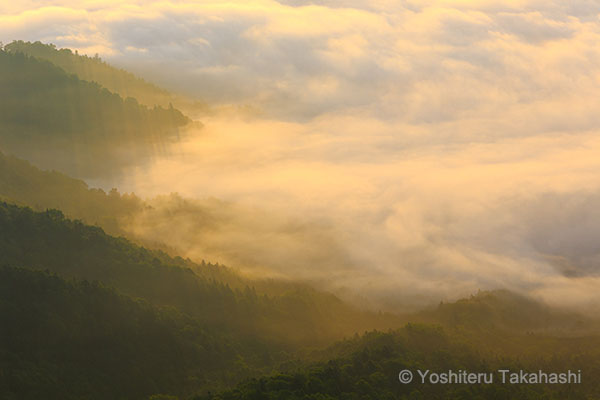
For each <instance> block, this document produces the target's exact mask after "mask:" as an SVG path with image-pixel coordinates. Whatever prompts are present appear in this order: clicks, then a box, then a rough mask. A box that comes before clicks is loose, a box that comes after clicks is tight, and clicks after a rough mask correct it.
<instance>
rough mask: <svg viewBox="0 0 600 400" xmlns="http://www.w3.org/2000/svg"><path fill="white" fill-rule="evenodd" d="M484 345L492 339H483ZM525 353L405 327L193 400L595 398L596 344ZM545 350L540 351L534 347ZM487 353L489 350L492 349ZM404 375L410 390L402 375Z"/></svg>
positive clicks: (562, 343) (535, 341) (549, 343)
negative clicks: (556, 377) (552, 377)
mask: <svg viewBox="0 0 600 400" xmlns="http://www.w3.org/2000/svg"><path fill="white" fill-rule="evenodd" d="M487 339H488V340H489V339H491V338H490V337H487ZM522 339H525V340H526V341H523V342H522V347H521V348H522V349H527V348H528V346H537V348H538V351H537V352H536V353H535V354H533V355H512V354H511V355H505V354H503V352H502V349H497V351H496V352H495V353H490V352H488V351H486V350H483V351H482V349H481V348H479V347H478V346H477V345H473V344H472V343H469V342H463V341H462V340H461V339H460V337H458V338H457V337H456V336H454V335H453V334H450V333H447V332H445V331H444V330H443V329H441V328H440V327H436V326H431V325H420V324H408V325H407V326H405V327H404V328H403V329H400V330H397V331H394V332H387V333H382V332H370V333H367V334H365V335H364V336H362V337H357V338H354V339H350V340H346V341H344V342H341V343H338V344H337V345H336V346H335V347H337V348H336V349H332V350H331V351H332V352H333V353H334V354H335V353H337V355H334V356H333V357H332V358H331V359H329V360H326V361H323V362H320V363H316V364H314V365H312V366H311V367H308V368H300V369H298V370H296V371H294V372H286V373H280V374H276V375H273V376H268V377H263V378H260V379H251V380H248V381H246V382H244V383H242V384H240V385H238V386H237V387H236V388H235V389H232V390H227V391H224V392H221V393H217V394H206V395H201V396H197V397H196V398H195V400H246V399H261V400H278V399H290V400H300V399H318V400H347V399H351V400H354V399H357V400H358V399H360V400H392V399H395V400H414V399H433V400H448V399H457V400H458V399H477V400H480V399H481V400H482V399H497V400H515V399H522V400H537V399H547V400H564V399H577V400H583V399H595V398H598V396H599V395H600V387H599V386H598V385H597V381H596V377H597V376H598V374H600V365H599V364H598V361H597V360H598V357H599V356H600V353H599V352H598V348H599V345H600V337H597V336H596V337H584V338H578V339H559V338H554V339H552V338H545V337H541V338H540V337H538V336H536V335H531V336H527V337H523V338H522ZM540 339H541V341H542V342H543V343H544V345H543V346H539V342H540ZM490 345H492V346H493V344H492V343H490ZM500 369H504V370H509V371H510V372H517V373H519V371H520V370H523V371H526V372H528V373H530V372H533V373H537V372H538V371H540V370H541V371H545V372H546V373H563V372H566V371H569V370H570V371H572V372H574V373H578V371H580V372H581V382H580V383H574V382H573V381H572V382H571V383H566V384H530V383H524V384H511V383H508V382H506V383H503V382H502V375H501V373H500V372H499V370H500ZM403 370H409V371H411V373H412V374H413V378H412V381H411V382H410V383H401V382H400V381H399V373H400V372H401V371H403ZM418 371H421V372H423V373H425V372H426V371H429V374H433V373H435V374H444V373H446V374H447V373H448V371H453V372H455V373H461V371H466V372H467V373H470V372H473V373H484V374H486V375H489V374H491V375H493V377H492V381H491V383H485V382H484V383H475V384H461V383H452V384H443V383H440V382H439V381H438V382H435V381H434V382H430V381H429V380H427V379H426V380H425V382H423V381H422V380H421V375H420V374H419V372H418Z"/></svg>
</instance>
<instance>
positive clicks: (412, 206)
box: [0, 0, 600, 307]
mask: <svg viewBox="0 0 600 400" xmlns="http://www.w3.org/2000/svg"><path fill="white" fill-rule="evenodd" d="M317 3H318V4H317ZM567 3H568V4H567ZM0 12H1V14H0V40H2V41H3V42H4V43H7V42H9V41H10V40H13V39H24V40H43V41H46V42H53V43H55V44H57V45H58V46H65V47H71V48H75V49H79V50H80V51H86V52H93V53H95V52H98V53H100V55H101V56H103V57H104V58H107V59H108V60H109V61H111V62H112V63H114V64H116V65H118V66H121V67H127V68H128V69H131V70H133V71H136V72H137V73H138V74H139V75H141V76H143V77H144V78H146V79H149V80H153V81H156V82H158V83H160V84H161V85H163V86H165V87H167V88H169V89H172V90H174V91H180V92H184V93H186V94H188V95H190V96H194V97H198V98H201V99H203V100H205V101H207V102H208V103H210V104H211V105H213V106H214V107H215V109H219V107H221V108H223V109H228V110H231V109H235V107H237V106H239V107H244V106H248V107H249V108H251V109H252V110H258V112H256V113H254V115H253V116H248V115H247V114H246V115H244V116H239V115H236V113H235V112H229V113H228V112H222V113H217V114H216V115H213V116H211V117H206V116H198V118H201V119H202V120H203V122H204V123H205V128H204V129H202V130H201V131H199V132H197V134H195V135H192V136H190V137H188V138H187V139H185V140H184V141H183V142H182V143H180V144H179V145H178V147H177V148H176V149H174V150H173V153H172V154H171V156H169V157H165V158H162V159H159V160H157V161H156V163H155V164H154V165H153V166H151V167H149V168H144V169H141V168H140V169H137V170H132V171H129V174H128V175H127V177H126V178H125V179H124V180H123V181H120V182H102V184H103V185H106V186H111V185H118V186H119V187H120V188H122V189H124V190H134V191H135V192H136V193H139V194H142V195H145V196H148V197H154V196H158V195H164V194H166V193H171V192H178V193H180V194H181V195H182V196H185V197H188V198H195V199H205V198H209V197H216V198H219V199H222V200H224V201H225V203H220V202H217V201H213V200H190V201H189V203H185V202H181V201H180V200H181V199H180V198H178V197H177V196H172V197H169V196H167V197H158V198H156V199H154V200H152V204H153V206H154V209H153V210H154V211H150V210H149V211H148V212H147V213H145V214H143V215H139V216H138V217H137V218H136V219H135V220H133V221H129V223H130V226H129V229H131V230H132V232H134V233H135V234H137V235H140V236H145V237H148V238H151V239H158V238H165V237H166V238H167V239H165V240H167V242H168V243H167V244H168V245H170V246H172V247H174V248H176V249H178V250H179V251H180V252H182V253H184V254H186V255H189V256H190V257H193V258H197V259H198V258H207V259H212V260H215V261H219V262H224V263H227V264H230V265H233V266H235V267H238V268H241V269H243V270H245V271H247V272H248V273H257V272H258V271H260V273H265V272H266V273H270V274H272V275H273V276H280V277H282V276H283V277H289V278H301V279H306V280H309V281H314V282H316V283H317V284H320V285H323V286H324V287H326V288H328V289H331V290H335V291H337V292H338V293H343V294H345V295H347V296H348V297H352V296H354V295H357V294H365V293H366V294H367V295H368V297H369V298H370V299H371V300H372V301H373V302H374V304H378V305H381V304H385V305H387V306H389V307H393V306H394V305H396V304H400V303H404V304H406V302H414V303H415V304H417V303H418V304H422V303H423V302H427V301H431V300H432V299H433V301H436V302H437V301H439V298H440V297H443V298H446V299H453V298H457V297H460V296H463V295H465V294H468V293H472V292H473V291H476V290H477V289H478V288H481V289H494V288H499V287H506V288H510V289H513V290H518V291H521V292H524V293H530V294H533V295H535V296H538V297H540V298H543V299H545V300H546V301H549V302H553V300H554V298H555V296H557V295H561V296H562V295H563V294H568V296H569V298H570V299H571V302H572V304H573V305H574V304H586V305H590V304H596V305H597V304H600V301H599V300H600V298H599V295H598V294H597V293H596V292H597V291H596V290H594V287H595V285H596V284H597V280H598V275H599V274H600V270H599V269H598V261H599V260H600V247H599V246H597V245H596V244H595V243H592V242H590V241H589V240H586V239H585V238H586V237H594V235H596V237H597V234H600V215H599V214H598V213H597V212H596V211H595V209H596V208H597V207H596V205H597V204H598V201H600V196H599V195H598V193H600V177H599V175H598V173H597V171H599V170H600V161H599V157H598V156H597V155H598V154H599V152H600V141H599V140H598V139H597V137H598V133H599V130H600V114H599V113H598V109H599V107H600V100H599V98H598V95H597V94H598V92H599V90H600V48H599V47H598V43H600V19H599V15H600V5H598V4H595V3H594V2H590V1H585V0H576V1H571V2H560V1H548V2H541V1H534V0H523V1H502V2H501V1H491V0H490V1H475V2H473V1H462V0H448V1H408V2H395V1H370V2H369V1H344V2H333V1H331V2H329V1H321V2H308V1H307V2H301V1H287V2H285V1H281V2H276V1H268V0H261V1H244V2H241V1H239V2H235V1H233V2H217V1H171V2H168V1H156V2H155V1H148V2H143V1H125V2H122V1H97V2H89V3H88V2H86V5H85V6H82V5H81V2H74V1H68V0H64V1H54V2H45V4H44V6H39V5H37V2H36V3H23V5H19V4H14V5H3V6H2V8H0ZM232 105H233V107H231V106H232ZM257 115H260V117H258V116H257ZM173 207H175V208H176V209H177V210H179V212H180V214H179V217H178V218H177V219H176V222H171V223H166V218H167V216H169V218H173V213H172V211H173V209H172V208H173ZM257 210H260V211H257ZM203 213H204V214H203ZM190 215H205V216H210V218H213V221H216V222H219V223H218V224H216V223H215V224H214V225H211V224H210V223H208V222H207V219H206V218H199V217H198V218H196V219H194V218H190ZM257 216H258V217H257ZM207 218H208V217H207ZM210 218H208V219H210ZM174 227H176V229H175V228H174ZM563 232H569V234H568V235H566V234H563ZM567 236H568V238H567ZM436 296H437V297H436Z"/></svg>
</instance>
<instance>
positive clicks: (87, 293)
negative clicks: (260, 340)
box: [0, 267, 255, 400]
mask: <svg viewBox="0 0 600 400" xmlns="http://www.w3.org/2000/svg"><path fill="white" fill-rule="evenodd" d="M0 326H1V327H2V329H0V355H1V356H0V398H2V399H6V400H9V399H19V400H29V399H32V400H33V399H35V400H39V399H57V400H58V399H60V400H66V399H99V400H100V399H102V400H104V399H129V400H133V399H147V398H148V396H149V395H152V394H154V393H172V394H179V395H184V394H185V393H186V392H190V391H193V390H197V389H198V388H201V387H206V386H209V385H211V384H214V382H218V381H222V380H223V379H224V377H225V376H227V375H229V376H231V377H233V376H235V374H236V373H237V372H238V371H239V368H238V367H237V366H238V365H239V364H240V363H241V360H244V356H245V354H244V353H252V352H255V350H252V351H246V350H244V349H243V348H241V347H240V345H239V344H238V343H235V342H232V341H231V340H229V339H228V338H227V336H226V335H224V334H222V333H221V334H219V335H217V334H211V333H209V332H208V331H207V330H205V329H204V328H202V327H201V325H200V324H199V323H198V322H197V321H194V320H193V319H191V318H189V317H186V316H184V315H182V314H180V313H178V312H176V311H175V310H173V309H158V308H155V307H152V306H150V305H148V304H147V303H145V302H139V301H133V300H131V299H130V298H127V297H124V296H122V295H119V294H117V293H115V292H114V291H113V290H111V289H107V288H104V287H102V286H101V285H98V284H97V283H89V282H87V281H83V282H66V281H64V280H62V279H60V278H58V277H56V276H54V275H51V274H49V273H45V272H39V271H28V270H24V269H15V268H9V267H0ZM247 347H248V349H250V348H251V347H250V346H247ZM242 362H243V361H242Z"/></svg>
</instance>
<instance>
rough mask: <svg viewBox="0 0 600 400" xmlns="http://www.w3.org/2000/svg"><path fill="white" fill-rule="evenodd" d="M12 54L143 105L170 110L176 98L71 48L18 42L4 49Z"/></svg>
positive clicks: (96, 58)
mask: <svg viewBox="0 0 600 400" xmlns="http://www.w3.org/2000/svg"><path fill="white" fill-rule="evenodd" d="M4 49H5V50H6V51H7V52H10V53H23V54H27V55H29V56H32V57H37V58H40V59H43V60H47V61H50V62H51V63H53V64H54V65H56V66H58V67H60V68H62V69H64V70H65V71H67V72H68V73H70V74H75V75H77V76H78V77H79V78H80V79H82V80H85V81H89V82H97V83H99V84H100V85H102V86H103V87H105V88H107V89H108V90H110V91H111V92H114V93H118V94H119V95H120V96H121V97H123V98H127V97H133V98H135V99H137V100H138V101H140V102H141V103H142V104H145V105H148V106H150V107H153V106H155V105H158V106H162V107H168V106H169V103H170V102H172V101H173V100H174V96H173V95H171V94H170V93H169V92H168V91H166V90H164V89H161V88H159V87H157V86H155V85H153V84H151V83H149V82H146V81H144V80H143V79H139V78H137V77H136V76H135V75H133V74H132V73H130V72H127V71H125V70H122V69H117V68H114V67H112V66H110V65H109V64H107V63H105V62H104V61H102V60H101V59H100V58H99V57H98V56H95V57H88V56H85V55H79V54H78V53H76V52H75V53H73V52H72V51H71V50H70V49H57V48H56V46H54V45H52V44H43V43H41V42H34V43H31V42H24V41H22V40H18V41H14V42H12V43H9V44H7V45H5V46H4Z"/></svg>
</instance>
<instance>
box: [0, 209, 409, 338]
mask: <svg viewBox="0 0 600 400" xmlns="http://www.w3.org/2000/svg"><path fill="white" fill-rule="evenodd" d="M0 263H5V264H10V265H16V266H24V267H28V268H34V269H42V270H44V269H48V270H50V271H52V272H55V273H58V274H60V275H61V276H64V277H67V278H76V279H87V280H98V281H100V282H102V283H103V284H105V285H107V286H110V287H114V288H116V289H117V290H119V291H120V292H122V293H123V294H126V295H129V296H132V297H141V298H144V299H146V300H148V301H149V302H151V303H153V304H155V305H161V306H172V307H176V308H178V309H180V310H181V311H183V312H186V313H188V314H190V315H192V316H194V317H195V318H198V319H199V320H200V321H202V322H203V323H205V324H207V325H208V326H211V327H218V328H222V329H225V330H228V331H231V332H234V333H236V334H239V335H243V336H250V337H257V338H260V339H261V340H268V341H269V342H270V343H273V344H276V345H277V346H283V347H280V348H289V347H288V346H290V345H292V344H293V345H296V346H298V345H300V346H308V345H310V346H316V345H319V344H326V343H330V342H331V341H333V340H335V339H339V338H341V337H343V336H344V335H349V334H352V333H353V332H355V331H357V330H358V331H361V330H365V329H368V328H369V327H371V326H378V327H385V326H393V325H394V324H397V323H398V322H397V321H396V320H395V319H394V318H392V317H390V316H386V315H375V314H370V313H366V312H361V311H358V310H355V309H354V308H352V307H350V306H348V305H346V304H345V303H343V302H341V301H340V300H339V299H337V298H335V297H334V296H331V295H325V294H320V293H318V292H316V291H313V290H310V289H308V288H305V287H295V288H290V290H288V291H286V292H285V293H283V294H281V295H278V296H267V295H261V294H259V293H256V291H255V290H254V289H253V288H252V287H251V286H248V287H246V288H244V289H232V288H231V287H230V286H229V285H228V284H226V283H221V282H219V281H217V280H215V279H213V278H212V277H213V276H217V277H219V276H223V275H226V274H227V272H225V273H221V272H220V269H221V268H222V267H218V266H213V265H210V264H204V265H195V264H193V263H191V262H190V261H186V260H183V259H181V258H172V257H169V256H167V255H166V254H164V253H161V252H158V251H150V250H147V249H145V248H142V247H139V246H136V245H134V244H132V243H131V242H129V241H127V240H126V239H123V238H114V237H111V236H108V235H106V234H105V233H104V232H103V231H102V230H101V229H100V228H98V227H91V226H87V225H84V224H83V223H81V222H79V221H72V220H69V219H66V218H64V216H63V215H62V213H61V212H60V211H56V210H49V211H46V212H34V211H32V210H31V209H28V208H21V207H17V206H13V205H9V204H6V203H0ZM247 282H248V285H251V281H247Z"/></svg>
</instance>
